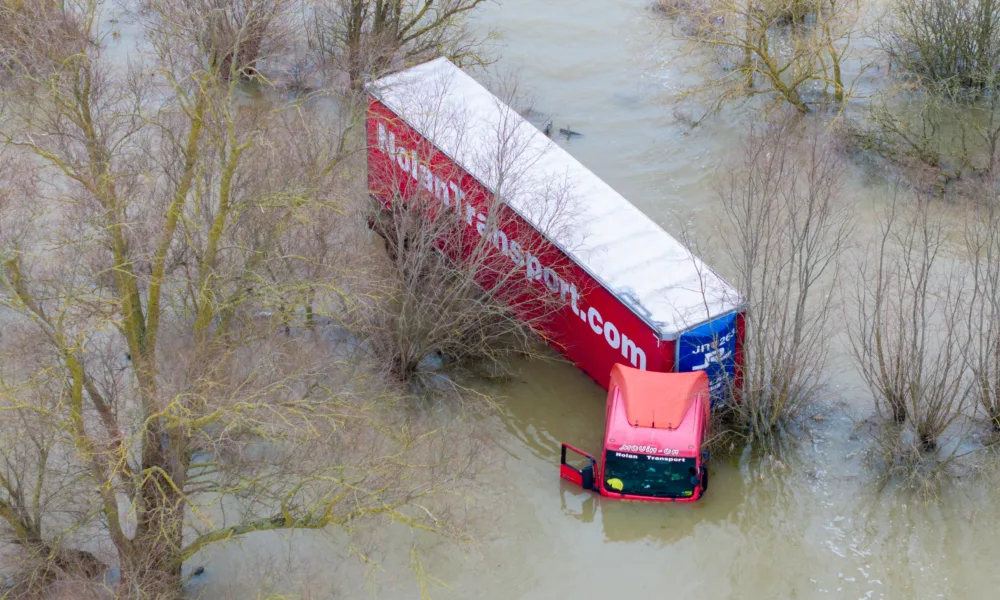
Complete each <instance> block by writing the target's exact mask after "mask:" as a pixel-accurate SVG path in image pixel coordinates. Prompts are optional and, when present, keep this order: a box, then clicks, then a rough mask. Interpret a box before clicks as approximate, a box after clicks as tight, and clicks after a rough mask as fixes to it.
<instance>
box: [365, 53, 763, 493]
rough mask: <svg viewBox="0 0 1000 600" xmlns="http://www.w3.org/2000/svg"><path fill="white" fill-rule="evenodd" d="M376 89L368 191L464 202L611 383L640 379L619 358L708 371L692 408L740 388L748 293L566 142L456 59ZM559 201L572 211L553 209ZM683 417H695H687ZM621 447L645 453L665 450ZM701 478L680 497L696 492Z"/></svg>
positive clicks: (562, 331)
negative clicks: (561, 142) (563, 144)
mask: <svg viewBox="0 0 1000 600" xmlns="http://www.w3.org/2000/svg"><path fill="white" fill-rule="evenodd" d="M367 93H368V99H367V100H368V107H367V119H366V131H367V142H368V153H367V160H368V184H369V193H370V195H371V196H372V197H373V198H374V199H375V200H377V201H378V202H379V203H381V205H382V206H383V207H386V208H391V207H392V205H393V203H399V202H404V203H406V202H413V201H415V199H417V198H419V199H420V200H421V202H427V201H428V200H429V201H431V202H432V203H436V204H437V206H438V208H439V209H440V210H441V211H445V212H448V213H449V214H453V215H454V217H455V219H456V222H458V223H460V224H463V225H462V226H463V227H464V228H467V232H468V235H469V237H470V238H473V239H475V238H477V237H478V238H481V239H485V240H487V241H489V244H490V246H491V249H490V251H491V252H494V253H495V255H496V257H498V260H499V261H500V262H499V263H497V264H499V265H501V267H502V268H507V269H509V270H510V271H509V272H510V273H517V274H518V276H517V277H510V278H507V279H505V280H504V285H505V286H511V287H512V288H517V289H516V290H515V292H516V293H522V292H523V293H524V294H531V293H534V294H541V295H545V294H548V295H550V297H551V298H552V299H554V300H555V301H557V302H559V303H561V304H560V308H559V309H558V310H555V311H554V312H553V314H552V315H551V316H550V317H549V318H547V319H546V321H545V325H544V330H543V331H539V333H540V334H541V335H542V337H543V338H544V339H545V340H546V341H547V342H548V343H549V344H550V345H551V346H552V347H553V348H555V349H556V350H557V351H559V352H561V353H562V354H563V355H564V356H565V357H566V358H567V359H569V360H570V361H572V362H573V363H574V364H575V365H576V366H577V367H579V368H580V369H581V370H582V371H583V372H585V373H586V374H587V375H589V376H590V377H591V378H593V379H594V381H596V382H597V383H598V384H599V385H601V386H602V387H603V388H604V389H607V390H610V391H609V393H612V394H613V393H615V392H614V391H613V390H614V389H615V386H616V385H617V384H616V383H615V382H619V383H620V382H621V381H623V380H624V379H623V378H625V379H629V378H630V377H631V378H632V379H634V378H635V377H642V375H632V376H626V375H622V373H625V372H626V371H624V370H622V369H619V370H618V371H615V370H614V369H615V367H616V365H625V366H628V367H631V369H632V370H633V371H635V372H643V371H645V372H649V373H661V374H663V373H692V372H695V373H697V372H701V373H704V376H703V377H702V379H703V380H704V381H705V382H706V385H707V389H708V396H707V397H706V398H702V396H701V395H699V396H698V398H702V399H701V400H697V401H692V404H690V406H688V405H686V406H688V408H689V409H690V408H691V407H692V406H695V405H696V404H697V405H699V406H700V404H699V403H701V402H704V403H705V406H706V407H707V406H710V405H711V404H712V403H715V402H718V401H721V400H723V399H725V398H726V396H727V393H728V391H729V390H732V389H734V388H738V387H739V384H740V369H739V365H740V364H741V363H742V353H743V335H744V319H743V311H744V300H743V297H742V296H741V295H740V293H739V292H738V291H737V290H736V289H735V288H733V287H732V286H730V285H729V284H728V283H727V282H726V281H725V280H723V278H722V277H720V276H719V275H718V274H716V273H715V272H714V271H713V270H712V269H711V268H709V267H708V265H706V264H705V263H704V262H703V261H702V260H700V259H699V258H698V257H696V256H695V255H694V254H692V253H691V252H690V251H689V250H688V248H687V247H686V246H684V245H683V244H681V243H680V242H678V241H677V240H676V239H674V238H673V237H672V236H670V235H669V234H668V233H667V232H666V231H664V230H663V228H662V227H660V226H659V225H658V224H657V223H655V222H654V221H653V220H652V219H650V218H649V217H648V216H646V215H645V214H644V213H643V212H642V211H641V210H639V209H638V208H636V207H635V206H634V205H632V204H631V203H629V202H628V201H627V200H626V199H625V198H624V197H622V196H621V194H619V193H617V192H616V191H615V190H614V189H612V188H611V186H609V185H608V184H607V183H605V182H604V181H603V180H601V179H600V178H599V177H597V176H596V175H595V174H594V173H593V172H591V171H590V170H589V169H587V168H586V167H585V166H584V165H583V164H581V163H580V162H579V161H577V160H576V159H575V158H573V157H572V156H571V155H570V154H569V153H568V152H567V151H566V150H565V149H564V148H562V147H561V146H560V145H559V144H557V143H556V142H555V141H553V140H552V139H550V138H549V137H548V136H546V135H545V134H544V133H543V132H542V131H540V130H539V129H538V128H536V127H534V126H533V125H531V124H530V123H529V122H528V121H527V120H525V119H524V118H523V117H522V116H521V115H520V114H518V113H517V112H516V111H515V110H514V109H512V108H511V107H510V106H509V105H507V104H506V103H505V102H503V101H501V100H500V99H499V98H497V97H496V96H495V95H494V94H492V93H491V92H490V91H489V90H488V89H487V88H486V87H484V86H483V85H481V84H480V83H478V82H477V81H476V80H475V79H473V78H472V77H471V76H470V75H468V74H467V73H465V72H464V71H462V70H461V69H460V68H458V67H457V66H455V65H454V64H453V63H451V62H450V61H448V60H447V59H444V58H439V59H436V60H432V61H430V62H427V63H424V64H421V65H417V66H415V67H411V68H409V69H405V70H402V71H399V72H397V73H394V74H391V75H388V76H386V77H383V78H381V79H378V80H375V81H373V82H371V83H370V84H369V85H368V86H367ZM556 187H558V188H559V191H556V192H554V191H553V190H554V189H555V188H556ZM557 209H561V210H563V211H564V212H566V213H568V214H567V215H566V218H554V215H557V213H558V212H559V210H557ZM461 251H462V250H459V252H461ZM493 271H495V269H493ZM495 276H496V274H495V272H494V273H492V274H485V275H484V277H495ZM615 373H618V375H616V374H615ZM616 377H617V379H616ZM632 379H629V380H630V381H631V380H632ZM671 379H672V378H670V377H663V376H662V375H661V376H659V377H655V378H653V379H649V380H648V381H657V382H658V383H657V384H656V385H655V386H640V389H642V390H645V392H643V393H647V392H648V393H652V391H654V390H655V389H661V388H662V390H663V391H664V393H662V394H657V395H655V397H653V398H651V399H649V400H648V402H650V403H652V404H657V403H659V402H667V400H666V399H667V398H674V397H675V394H673V392H670V391H669V390H670V389H674V388H677V389H684V390H690V389H691V388H690V385H689V383H690V377H687V376H681V377H679V378H676V383H671ZM644 381H645V379H644ZM619 387H620V386H619ZM634 387H635V386H633V388H634ZM637 393H638V392H637ZM699 394H700V392H699ZM609 402H610V400H609ZM634 402H639V403H640V404H641V403H643V402H647V401H646V400H638V399H637V400H634ZM671 402H673V401H671ZM668 405H669V406H668ZM609 406H610V404H609ZM635 406H638V405H635ZM671 406H673V404H671V403H670V402H668V403H667V404H665V405H664V407H663V409H662V410H663V411H664V412H671V411H674V408H670V407H671ZM700 410H701V409H697V410H696V411H695V412H696V413H697V414H696V415H695V416H696V417H697V419H696V420H698V423H701V422H702V420H701V417H700V415H701V412H700ZM626 412H627V411H626ZM675 412H676V411H675ZM671 414H674V413H673V412H671ZM684 414H685V416H684V419H687V418H688V416H687V413H684ZM611 417H612V415H611V413H609V426H610V422H611V421H610V419H611ZM692 418H694V417H692ZM673 425H675V426H677V427H678V428H680V429H684V430H687V427H688V425H687V421H686V420H685V421H683V422H681V423H674V424H673ZM700 426H701V425H698V427H700ZM696 428H697V427H696ZM653 429H656V431H658V432H663V431H676V430H665V429H662V428H653ZM663 435H666V434H663V433H657V434H656V436H654V437H658V436H663ZM673 435H675V434H671V436H673ZM671 436H668V437H671ZM609 443H611V442H609ZM697 444H698V446H697V447H696V448H694V450H695V451H694V452H693V453H690V454H691V456H688V455H687V454H685V455H684V457H683V458H684V459H685V460H687V459H689V458H690V459H692V460H694V461H695V462H696V466H695V467H694V468H695V470H696V471H698V473H696V474H695V476H698V477H700V476H701V475H700V471H699V469H701V468H702V467H703V459H702V458H701V454H700V437H699V441H698V442H697ZM689 445H690V444H689ZM650 447H655V448H658V449H662V448H661V447H660V446H650ZM567 448H568V447H567ZM671 449H678V450H682V449H683V450H685V451H687V450H691V449H690V448H687V447H686V446H685V447H684V448H671ZM622 454H628V455H631V456H635V457H637V458H636V459H628V460H637V461H648V460H649V457H652V456H654V455H652V454H649V453H648V452H642V451H638V450H636V451H634V452H623V453H622ZM564 455H565V452H564ZM678 456H679V455H678ZM615 458H619V457H617V456H616V457H615ZM659 458H660V456H657V457H656V460H657V461H658V462H661V463H663V462H664V461H660V460H659ZM675 458H676V457H675ZM622 460H626V459H625V458H622ZM564 462H565V461H564ZM665 464H681V463H679V462H676V461H673V462H671V461H666V462H665ZM684 464H688V463H684ZM685 468H689V467H685ZM604 472H605V473H607V472H608V470H607V468H605V470H604ZM689 479H690V478H689ZM600 485H601V486H606V482H602V483H600ZM623 485H626V484H625V483H624V482H623ZM600 489H602V490H605V489H606V487H602V488H600ZM703 489H704V486H701V487H700V488H699V489H691V490H683V491H684V492H687V491H690V492H691V494H690V495H688V496H684V495H683V494H682V495H680V496H678V498H680V499H684V498H696V497H698V496H699V495H700V493H701V492H700V491H699V490H703ZM619 496H621V494H619ZM642 496H643V494H641V493H634V494H625V497H629V498H639V497H642ZM657 498H658V499H663V498H662V497H660V496H657Z"/></svg>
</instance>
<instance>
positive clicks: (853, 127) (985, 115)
mask: <svg viewBox="0 0 1000 600" xmlns="http://www.w3.org/2000/svg"><path fill="white" fill-rule="evenodd" d="M998 109H1000V105H998V104H997V98H996V97H995V95H991V96H987V97H983V98H981V99H979V100H978V101H977V102H975V103H969V102H968V101H966V100H964V99H962V98H961V97H959V96H958V95H956V94H955V93H954V92H953V91H952V90H948V89H938V90H929V89H922V88H919V87H915V86H912V85H904V86H902V87H897V86H889V87H887V88H885V89H883V90H882V91H881V92H879V94H878V95H877V96H876V97H875V98H873V100H872V102H871V104H870V106H869V108H868V114H867V115H866V116H865V118H864V119H862V120H860V121H857V122H847V123H844V124H843V127H842V128H841V130H840V133H841V135H842V137H843V139H844V140H846V142H847V146H848V147H849V148H851V149H853V150H856V151H860V152H862V153H864V154H866V155H870V156H872V157H874V158H876V159H878V160H880V161H884V162H886V163H888V165H890V166H892V167H894V170H895V171H896V173H897V174H898V175H900V176H901V177H903V178H905V179H906V180H907V182H908V183H909V184H910V185H912V186H914V187H916V188H918V189H920V190H922V191H924V192H930V193H934V194H937V195H944V194H945V193H946V192H947V193H951V192H960V193H962V195H969V191H967V190H966V188H967V187H969V184H971V186H972V190H971V192H972V193H973V194H974V193H975V192H976V190H977V189H978V187H977V186H978V184H979V182H980V181H981V180H982V179H991V178H992V177H993V176H994V174H995V172H996V165H997V161H998V160H1000V111H998ZM955 184H962V185H955Z"/></svg>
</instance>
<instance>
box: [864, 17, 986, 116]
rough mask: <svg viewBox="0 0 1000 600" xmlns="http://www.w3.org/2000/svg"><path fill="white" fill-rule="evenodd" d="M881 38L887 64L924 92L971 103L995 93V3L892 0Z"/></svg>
mask: <svg viewBox="0 0 1000 600" xmlns="http://www.w3.org/2000/svg"><path fill="white" fill-rule="evenodd" d="M880 38H881V39H880V41H881V44H882V47H883V48H884V49H885V51H886V52H887V53H888V55H889V57H890V59H891V60H892V61H893V62H894V63H895V64H896V65H898V66H899V67H900V68H902V69H903V70H904V71H906V72H907V73H909V74H911V75H913V76H915V77H916V78H917V79H918V80H919V82H920V83H921V84H922V85H924V86H927V87H933V88H937V89H947V90H952V91H959V90H961V91H964V92H966V93H967V94H968V95H969V96H970V97H978V96H981V95H983V94H985V93H987V92H988V91H989V90H993V89H996V86H997V83H998V80H997V75H996V74H997V71H998V69H1000V2H996V0H960V1H956V0H894V2H893V4H892V9H891V19H890V21H889V22H888V23H887V24H884V26H883V28H882V31H881V35H880Z"/></svg>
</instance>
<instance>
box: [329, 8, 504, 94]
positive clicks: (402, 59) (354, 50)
mask: <svg viewBox="0 0 1000 600" xmlns="http://www.w3.org/2000/svg"><path fill="white" fill-rule="evenodd" d="M486 1H487V0H322V1H321V2H319V3H318V5H317V6H316V7H315V8H314V13H313V15H314V22H313V31H314V33H313V37H314V38H315V43H316V44H317V45H318V46H319V50H320V51H322V52H324V53H326V54H328V55H330V56H331V57H332V58H334V59H335V60H338V61H339V62H340V63H341V64H342V65H343V68H344V70H346V71H347V74H348V76H349V79H350V82H351V86H352V87H354V88H358V87H360V86H361V84H362V83H364V81H365V79H366V78H370V79H374V78H376V77H378V76H379V75H381V74H384V73H385V72H386V71H388V70H390V69H393V68H402V67H406V66H410V65H413V64H416V63H420V62H423V61H426V60H430V59H431V58H436V57H438V56H446V57H448V58H449V59H450V60H451V61H452V62H455V63H456V64H458V65H460V66H464V65H468V64H480V65H482V64H485V63H486V62H487V59H486V57H485V55H484V53H483V50H484V48H483V41H484V39H483V38H481V37H479V36H476V35H474V34H473V33H472V32H471V31H469V29H468V28H467V27H466V21H465V20H466V18H467V17H468V15H469V14H470V13H471V11H473V10H475V9H476V8H477V7H479V6H480V5H481V4H483V3H485V2H486Z"/></svg>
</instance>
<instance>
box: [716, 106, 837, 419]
mask: <svg viewBox="0 0 1000 600" xmlns="http://www.w3.org/2000/svg"><path fill="white" fill-rule="evenodd" d="M801 135H802V132H801V130H800V129H799V127H798V125H797V119H795V118H793V117H788V118H785V119H782V120H780V121H778V122H775V123H770V124H765V125H763V126H755V127H753V128H752V130H751V133H750V135H749V136H748V137H747V138H746V140H745V141H744V142H743V144H742V146H741V148H740V157H741V158H740V159H739V160H738V162H737V163H736V164H735V165H733V166H732V167H731V168H730V170H729V174H728V176H727V178H726V183H725V184H724V187H723V188H722V190H721V192H720V193H721V196H722V201H723V206H724V209H725V213H726V216H727V218H728V220H729V223H730V225H731V226H732V233H731V234H730V235H727V236H726V240H725V242H724V245H725V248H726V252H727V253H728V255H729V258H730V260H731V261H732V262H733V264H734V265H735V270H736V281H735V283H736V286H737V288H738V289H739V290H741V292H743V294H744V295H745V297H746V303H747V311H746V338H745V342H744V353H745V355H744V366H743V368H742V370H741V373H740V376H741V386H742V389H741V390H739V391H738V398H737V400H736V402H735V404H734V406H733V409H732V410H733V417H734V419H735V421H736V423H738V425H739V427H740V428H741V429H742V430H743V431H744V432H745V434H746V435H747V436H749V437H750V438H751V439H754V438H768V437H770V436H772V435H773V434H774V433H775V432H777V431H779V430H780V429H781V428H782V427H783V426H784V425H785V424H786V423H787V422H788V421H789V420H790V419H793V418H795V417H796V416H798V415H800V414H801V413H802V412H803V411H804V410H806V409H807V408H808V407H809V406H810V405H811V404H812V402H813V401H814V399H815V393H816V391H817V389H818V388H819V386H820V385H822V383H823V371H824V367H825V360H826V355H827V350H826V347H827V344H826V339H827V334H828V330H827V326H828V323H829V317H830V314H831V311H832V309H833V306H834V304H833V303H834V294H833V293H831V291H830V290H832V289H836V282H837V281H838V279H839V265H838V260H839V256H840V254H841V251H842V250H843V248H844V246H845V243H846V241H847V239H848V235H849V233H850V225H851V213H850V211H849V210H848V207H847V205H845V204H844V203H842V202H841V197H840V194H841V191H842V185H843V167H842V166H841V164H840V162H839V160H838V159H837V156H836V154H835V153H834V151H833V150H832V148H831V146H830V145H829V144H828V143H827V141H826V140H825V139H823V137H822V136H818V135H811V136H805V138H806V139H802V137H800V136H801Z"/></svg>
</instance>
